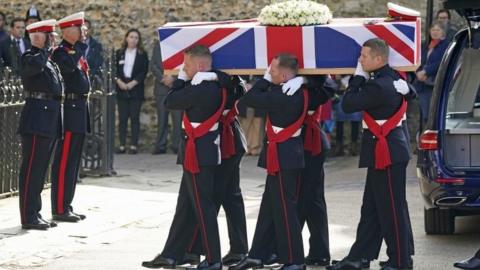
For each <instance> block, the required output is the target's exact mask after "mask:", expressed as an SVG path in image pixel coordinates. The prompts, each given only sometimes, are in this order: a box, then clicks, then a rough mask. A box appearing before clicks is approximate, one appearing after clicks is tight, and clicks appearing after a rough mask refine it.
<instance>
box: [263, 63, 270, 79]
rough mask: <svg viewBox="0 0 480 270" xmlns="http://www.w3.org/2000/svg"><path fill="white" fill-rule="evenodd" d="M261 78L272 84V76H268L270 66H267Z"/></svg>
mask: <svg viewBox="0 0 480 270" xmlns="http://www.w3.org/2000/svg"><path fill="white" fill-rule="evenodd" d="M263 78H264V79H265V80H267V81H269V82H272V75H270V66H268V68H267V70H265V74H263Z"/></svg>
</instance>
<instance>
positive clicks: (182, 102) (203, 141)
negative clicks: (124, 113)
mask: <svg viewBox="0 0 480 270" xmlns="http://www.w3.org/2000/svg"><path fill="white" fill-rule="evenodd" d="M221 89H222V88H221V87H220V83H219V82H218V81H203V82H202V83H200V84H199V85H191V83H190V81H187V82H185V81H183V80H180V79H177V80H175V82H174V83H173V87H172V89H171V90H170V91H169V92H168V94H167V96H166V97H165V100H164V104H165V107H166V108H167V109H169V110H183V111H184V113H185V114H186V115H187V116H188V119H189V120H190V122H192V123H202V122H204V121H205V120H207V119H208V118H210V116H212V115H213V114H214V113H215V112H216V111H217V110H218V109H219V107H220V105H221V102H222V96H221ZM181 136H182V137H181V140H180V145H179V149H178V158H177V163H178V164H183V160H184V156H185V143H186V135H185V130H184V129H182V133H181ZM195 145H196V148H197V159H198V165H199V166H214V165H219V164H220V160H221V156H220V133H219V129H216V130H215V131H210V132H208V133H207V134H206V135H204V136H202V137H200V138H197V139H196V140H195Z"/></svg>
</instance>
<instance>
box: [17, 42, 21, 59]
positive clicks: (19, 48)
mask: <svg viewBox="0 0 480 270" xmlns="http://www.w3.org/2000/svg"><path fill="white" fill-rule="evenodd" d="M17 49H18V54H19V55H22V48H21V47H20V39H17Z"/></svg>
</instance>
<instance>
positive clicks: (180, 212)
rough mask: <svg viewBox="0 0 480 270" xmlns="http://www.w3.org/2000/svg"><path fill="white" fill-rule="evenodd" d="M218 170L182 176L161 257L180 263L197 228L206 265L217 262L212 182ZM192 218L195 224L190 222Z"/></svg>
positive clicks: (207, 167) (217, 237) (201, 170)
mask: <svg viewBox="0 0 480 270" xmlns="http://www.w3.org/2000/svg"><path fill="white" fill-rule="evenodd" d="M216 167H217V166H201V167H200V173H198V174H195V175H193V174H191V173H188V172H185V171H184V173H183V176H182V183H181V184H180V191H179V192H178V199H177V207H176V209H175V216H174V217H173V221H172V225H171V226H170V231H169V234H168V238H167V242H166V243H165V247H164V249H163V251H162V255H163V256H165V257H167V258H172V259H176V260H181V259H182V258H183V255H184V254H185V252H186V251H187V249H188V247H189V244H190V243H191V242H192V235H194V231H195V226H196V224H199V225H200V226H199V229H198V230H199V231H200V235H201V238H202V244H203V245H202V246H203V250H205V256H206V259H207V261H208V262H210V263H214V262H220V261H221V253H220V252H221V251H220V236H219V233H218V223H217V208H216V206H215V201H214V179H215V171H216ZM192 217H195V218H196V220H195V222H192Z"/></svg>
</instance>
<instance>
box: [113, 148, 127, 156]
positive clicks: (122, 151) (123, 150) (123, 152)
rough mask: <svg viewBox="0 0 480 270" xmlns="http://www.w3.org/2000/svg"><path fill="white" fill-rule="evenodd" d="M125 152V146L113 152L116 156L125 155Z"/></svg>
mask: <svg viewBox="0 0 480 270" xmlns="http://www.w3.org/2000/svg"><path fill="white" fill-rule="evenodd" d="M126 152H127V149H126V148H125V146H120V147H118V148H117V149H116V150H115V153H117V154H125V153H126Z"/></svg>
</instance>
